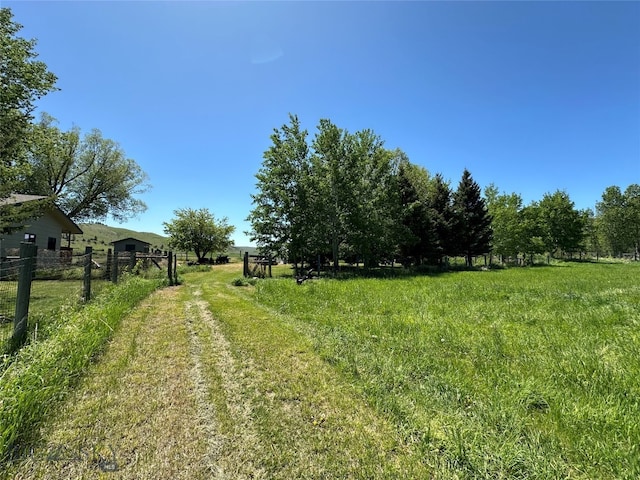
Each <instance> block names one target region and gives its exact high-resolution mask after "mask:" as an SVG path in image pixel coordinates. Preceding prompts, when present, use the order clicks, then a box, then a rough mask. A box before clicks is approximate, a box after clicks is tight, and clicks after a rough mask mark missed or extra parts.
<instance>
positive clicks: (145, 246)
mask: <svg viewBox="0 0 640 480" xmlns="http://www.w3.org/2000/svg"><path fill="white" fill-rule="evenodd" d="M111 244H112V245H113V252H114V253H119V252H138V253H149V246H150V245H151V244H150V243H148V242H144V241H142V240H138V239H137V238H132V237H128V238H123V239H122V240H115V241H113V242H111Z"/></svg>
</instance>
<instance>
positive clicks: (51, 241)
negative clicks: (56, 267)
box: [47, 237, 56, 250]
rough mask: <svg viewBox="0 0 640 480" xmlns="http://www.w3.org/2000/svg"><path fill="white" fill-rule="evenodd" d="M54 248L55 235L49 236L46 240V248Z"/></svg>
mask: <svg viewBox="0 0 640 480" xmlns="http://www.w3.org/2000/svg"><path fill="white" fill-rule="evenodd" d="M55 249H56V239H55V237H49V239H48V240H47V250H55Z"/></svg>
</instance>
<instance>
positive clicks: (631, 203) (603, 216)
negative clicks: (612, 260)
mask: <svg viewBox="0 0 640 480" xmlns="http://www.w3.org/2000/svg"><path fill="white" fill-rule="evenodd" d="M596 210H597V212H598V218H599V219H600V225H601V228H602V232H603V236H604V238H605V242H606V244H607V246H608V249H609V251H610V253H611V254H612V255H614V256H621V255H622V254H623V253H626V252H630V251H633V252H634V257H635V258H636V259H637V258H638V256H639V254H640V252H639V250H640V185H638V184H636V183H634V184H631V185H629V186H628V187H627V188H626V189H625V191H624V192H622V191H621V190H620V187H618V186H615V185H614V186H611V187H607V188H606V189H605V191H604V192H603V194H602V199H601V200H600V201H599V202H598V203H597V204H596Z"/></svg>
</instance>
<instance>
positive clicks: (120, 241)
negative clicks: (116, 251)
mask: <svg viewBox="0 0 640 480" xmlns="http://www.w3.org/2000/svg"><path fill="white" fill-rule="evenodd" d="M127 240H135V241H136V242H140V243H143V244H145V245H151V244H150V243H149V242H145V241H144V240H138V239H137V238H133V237H127V238H123V239H121V240H114V241H113V242H111V243H112V244H114V245H115V244H116V243H122V242H126V241H127Z"/></svg>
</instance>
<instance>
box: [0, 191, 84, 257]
mask: <svg viewBox="0 0 640 480" xmlns="http://www.w3.org/2000/svg"><path fill="white" fill-rule="evenodd" d="M46 198H47V197H44V196H42V195H23V194H13V195H11V196H10V197H9V198H5V199H2V200H0V204H1V205H12V206H14V207H20V206H21V205H23V204H27V203H29V202H36V201H40V200H45V199H46ZM25 223H26V225H24V226H23V227H22V228H21V229H19V230H17V231H15V232H13V233H12V234H4V235H0V257H5V256H7V255H14V254H15V253H10V252H12V251H16V252H17V250H18V249H19V248H20V243H21V242H30V243H34V244H36V245H37V246H38V251H42V250H50V251H53V252H57V253H58V254H62V253H65V254H68V255H71V249H70V248H69V247H68V246H67V247H64V246H63V245H62V237H63V235H64V236H66V237H67V239H68V238H69V236H70V235H81V234H82V230H81V229H80V227H79V226H78V225H76V224H75V223H74V222H73V220H71V219H70V218H69V217H68V216H67V215H66V214H65V213H64V212H63V211H62V210H60V209H59V208H58V207H57V206H56V205H55V204H53V205H50V206H49V207H47V208H46V209H44V210H43V211H42V212H40V214H39V215H38V216H37V217H35V218H31V219H28V220H27V221H26V222H25Z"/></svg>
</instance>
